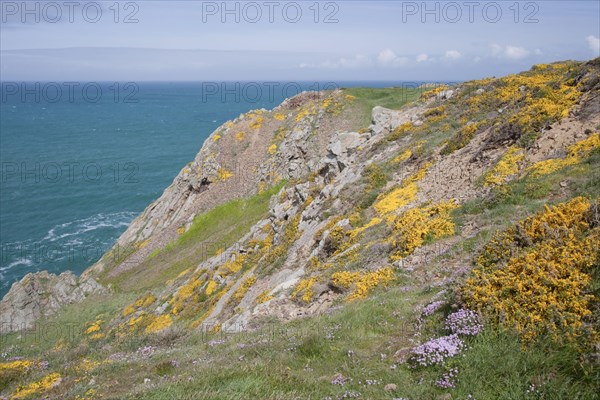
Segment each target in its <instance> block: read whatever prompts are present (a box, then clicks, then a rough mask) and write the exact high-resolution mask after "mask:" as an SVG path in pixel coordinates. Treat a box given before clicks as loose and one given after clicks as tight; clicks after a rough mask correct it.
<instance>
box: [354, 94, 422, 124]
mask: <svg viewBox="0 0 600 400" xmlns="http://www.w3.org/2000/svg"><path fill="white" fill-rule="evenodd" d="M345 92H346V93H347V94H349V95H352V96H354V97H356V98H357V99H358V101H359V102H360V104H361V107H362V109H363V113H364V115H363V118H362V123H363V125H364V126H365V127H366V126H369V125H370V124H371V111H372V110H373V107H375V106H381V107H385V108H390V109H392V110H398V109H400V108H401V107H402V106H403V105H405V104H407V103H410V102H413V101H415V100H418V99H419V98H420V96H421V93H422V91H421V90H420V89H417V88H400V87H391V88H348V89H345Z"/></svg>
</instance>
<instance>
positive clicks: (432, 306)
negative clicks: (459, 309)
mask: <svg viewBox="0 0 600 400" xmlns="http://www.w3.org/2000/svg"><path fill="white" fill-rule="evenodd" d="M443 305H444V301H442V300H438V301H434V302H433V303H429V304H427V305H426V306H425V307H424V308H423V315H424V316H425V317H427V316H429V315H431V314H433V313H434V312H436V311H437V310H439V309H440V307H441V306H443Z"/></svg>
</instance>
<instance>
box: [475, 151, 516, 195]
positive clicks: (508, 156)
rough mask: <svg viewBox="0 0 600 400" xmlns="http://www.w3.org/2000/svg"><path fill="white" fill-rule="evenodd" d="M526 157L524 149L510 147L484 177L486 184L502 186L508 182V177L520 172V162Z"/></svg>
mask: <svg viewBox="0 0 600 400" xmlns="http://www.w3.org/2000/svg"><path fill="white" fill-rule="evenodd" d="M524 158H525V154H524V153H523V151H522V150H519V149H518V148H516V147H510V148H509V149H508V150H507V151H506V153H504V155H503V156H502V158H500V161H498V163H497V164H496V165H495V166H494V167H493V168H492V169H491V170H489V171H488V172H487V173H486V174H485V176H484V177H483V183H484V185H485V186H500V185H503V184H505V183H506V181H507V180H508V178H510V177H511V176H514V175H516V174H518V173H519V166H520V163H521V162H522V161H523V159H524Z"/></svg>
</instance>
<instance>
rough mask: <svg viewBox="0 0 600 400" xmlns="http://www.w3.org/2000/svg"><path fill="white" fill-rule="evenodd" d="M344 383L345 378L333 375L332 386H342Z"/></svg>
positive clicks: (340, 375)
mask: <svg viewBox="0 0 600 400" xmlns="http://www.w3.org/2000/svg"><path fill="white" fill-rule="evenodd" d="M345 383H346V378H345V377H344V375H342V374H335V376H334V377H333V379H332V380H331V384H332V385H340V386H342V385H344V384H345Z"/></svg>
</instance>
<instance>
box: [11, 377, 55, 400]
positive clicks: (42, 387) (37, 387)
mask: <svg viewBox="0 0 600 400" xmlns="http://www.w3.org/2000/svg"><path fill="white" fill-rule="evenodd" d="M61 381H62V378H61V376H60V374H59V373H52V374H50V375H46V376H45V377H43V378H42V379H41V380H39V381H37V382H32V383H30V384H29V385H26V386H19V387H18V388H17V390H16V391H15V393H14V394H13V395H12V397H11V400H12V399H23V398H25V397H29V396H32V395H39V394H41V393H43V392H47V391H48V390H50V389H52V388H53V387H55V386H57V385H59V384H60V382H61Z"/></svg>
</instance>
